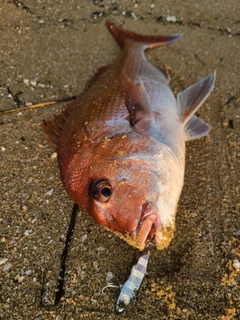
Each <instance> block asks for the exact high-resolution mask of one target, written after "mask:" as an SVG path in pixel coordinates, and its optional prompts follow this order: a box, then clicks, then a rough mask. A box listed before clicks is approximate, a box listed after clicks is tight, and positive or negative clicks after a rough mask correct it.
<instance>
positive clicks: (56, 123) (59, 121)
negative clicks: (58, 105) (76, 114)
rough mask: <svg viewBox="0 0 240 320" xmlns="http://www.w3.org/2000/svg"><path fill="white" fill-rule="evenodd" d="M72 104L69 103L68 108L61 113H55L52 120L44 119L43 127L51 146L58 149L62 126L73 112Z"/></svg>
mask: <svg viewBox="0 0 240 320" xmlns="http://www.w3.org/2000/svg"><path fill="white" fill-rule="evenodd" d="M71 110H72V105H71V104H69V105H68V106H67V108H66V109H65V110H64V111H62V112H61V113H59V114H55V115H54V116H53V119H52V120H43V121H42V123H41V127H42V129H43V131H44V132H45V133H46V135H47V141H48V143H49V144H50V145H51V147H52V148H53V149H54V150H55V151H56V150H57V147H58V139H59V136H60V134H61V131H62V128H63V126H64V124H65V122H66V120H67V118H68V116H69V114H70V113H71Z"/></svg>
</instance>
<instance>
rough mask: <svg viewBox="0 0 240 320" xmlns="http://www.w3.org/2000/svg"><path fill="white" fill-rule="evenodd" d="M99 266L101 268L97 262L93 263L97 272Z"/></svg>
mask: <svg viewBox="0 0 240 320" xmlns="http://www.w3.org/2000/svg"><path fill="white" fill-rule="evenodd" d="M98 266H99V265H98V262H97V261H93V267H94V269H96V270H97V269H98Z"/></svg>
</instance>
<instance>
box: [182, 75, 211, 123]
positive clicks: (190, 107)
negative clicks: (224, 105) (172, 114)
mask: <svg viewBox="0 0 240 320" xmlns="http://www.w3.org/2000/svg"><path fill="white" fill-rule="evenodd" d="M215 80H216V72H214V73H213V74H211V75H210V76H208V77H206V78H204V79H203V80H201V81H199V82H198V83H196V84H194V85H193V86H190V87H188V88H187V89H186V90H184V91H182V92H180V93H179V94H178V95H177V107H178V114H179V116H180V117H181V119H182V122H183V126H184V125H185V124H186V123H187V122H188V121H189V120H190V119H191V117H192V116H193V114H194V113H195V112H197V110H198V109H199V108H200V106H201V105H202V104H203V102H204V101H205V100H206V99H207V97H208V96H209V94H210V93H211V91H212V90H213V88H214V82H215Z"/></svg>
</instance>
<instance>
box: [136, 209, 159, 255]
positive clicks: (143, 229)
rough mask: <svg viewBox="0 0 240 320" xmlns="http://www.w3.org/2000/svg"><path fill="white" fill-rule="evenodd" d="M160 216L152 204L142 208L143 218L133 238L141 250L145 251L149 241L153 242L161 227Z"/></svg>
mask: <svg viewBox="0 0 240 320" xmlns="http://www.w3.org/2000/svg"><path fill="white" fill-rule="evenodd" d="M159 220H160V219H159V214H158V209H157V207H156V206H155V205H154V204H152V203H145V204H144V205H143V206H142V214H141V218H140V220H139V222H138V225H137V227H136V229H135V230H133V231H132V232H131V236H132V237H133V238H135V239H136V243H137V246H138V248H139V249H144V247H145V243H146V241H147V240H151V239H152V238H153V237H154V235H155V232H156V230H157V227H158V225H159Z"/></svg>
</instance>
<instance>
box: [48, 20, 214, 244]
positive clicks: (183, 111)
mask: <svg viewBox="0 0 240 320" xmlns="http://www.w3.org/2000/svg"><path fill="white" fill-rule="evenodd" d="M107 27H108V29H109V31H110V32H111V34H112V35H113V37H114V38H115V39H116V41H117V42H118V43H119V45H120V46H121V48H122V51H121V53H120V55H119V57H118V59H117V60H116V61H115V63H113V64H112V65H109V66H107V67H102V68H100V69H99V70H98V72H97V73H96V75H95V76H94V77H93V79H92V80H91V81H90V82H89V83H88V85H87V87H86V89H85V90H84V91H83V93H82V94H81V95H79V96H78V97H77V98H76V99H75V100H74V101H73V102H72V103H71V104H70V105H69V106H68V108H67V109H66V110H65V111H64V112H62V113H61V114H59V115H56V116H54V119H53V120H52V121H45V122H44V124H43V129H44V131H45V132H46V133H47V135H48V137H49V139H48V140H49V141H50V143H51V144H52V146H53V147H54V148H55V150H56V151H57V154H58V163H59V168H60V173H61V178H62V181H63V184H64V187H65V189H66V191H67V192H68V194H69V195H70V197H71V198H72V199H73V200H74V201H75V203H77V204H78V205H79V206H80V207H81V208H82V209H84V210H86V211H87V212H88V213H89V214H90V215H91V216H92V217H93V218H94V219H95V220H96V221H97V222H99V223H100V224H101V225H103V226H105V227H107V228H109V229H111V230H113V231H115V232H117V233H118V234H119V235H120V236H121V237H123V238H124V239H125V240H126V241H127V242H128V243H130V244H131V245H133V246H135V247H138V248H139V249H141V250H142V249H143V248H144V247H145V245H146V241H147V240H151V239H154V241H155V244H156V246H157V248H159V249H163V248H165V247H166V246H168V244H169V243H170V241H171V239H172V236H173V233H174V229H175V214H176V207H177V203H178V200H179V197H180V194H181V190H182V187H183V178H184V167H185V141H187V140H191V139H195V138H200V137H202V136H204V135H206V134H207V133H208V132H209V130H210V126H209V125H208V124H206V123H205V122H204V121H203V120H201V119H199V118H197V117H196V116H195V115H194V113H195V112H196V111H197V110H198V108H199V107H200V106H201V104H202V103H203V102H204V101H205V99H206V98H207V97H208V95H209V94H210V92H211V91H212V89H213V86H214V82H215V73H214V74H212V75H210V76H209V77H207V78H205V79H203V80H201V81H200V82H198V83H197V84H195V85H193V86H191V87H188V88H187V89H186V90H184V91H183V92H181V93H179V94H178V95H177V99H176V98H175V96H174V94H173V92H172V91H171V89H170V87H169V86H168V77H167V75H166V72H165V71H164V70H162V69H160V68H157V67H155V66H153V65H152V64H150V63H149V62H148V61H147V60H146V58H145V55H144V50H145V49H147V48H150V47H154V46H160V45H164V44H166V43H169V42H172V41H174V40H177V39H178V38H179V37H180V36H181V35H170V36H142V35H138V34H136V33H133V32H129V31H126V30H123V29H121V28H119V27H117V26H115V25H113V24H112V23H111V22H109V21H108V22H107Z"/></svg>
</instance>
